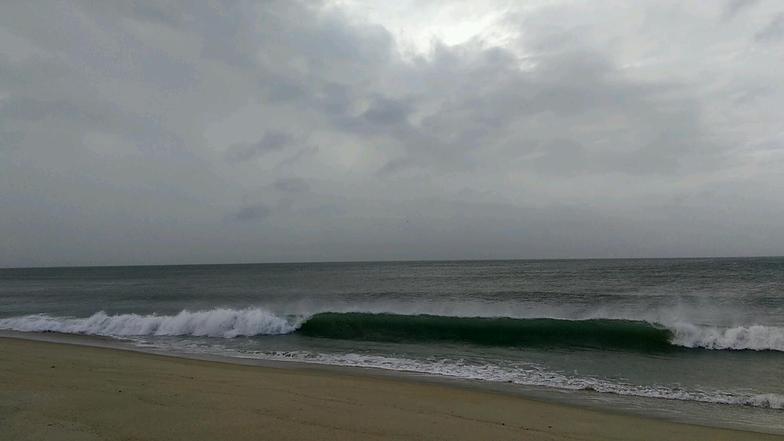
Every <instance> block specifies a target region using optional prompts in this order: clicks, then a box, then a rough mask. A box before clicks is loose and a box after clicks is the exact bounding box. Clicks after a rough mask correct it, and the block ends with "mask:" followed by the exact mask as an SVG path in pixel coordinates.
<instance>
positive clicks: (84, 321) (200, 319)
mask: <svg viewBox="0 0 784 441" xmlns="http://www.w3.org/2000/svg"><path fill="white" fill-rule="evenodd" d="M298 326H299V323H297V321H289V320H287V319H285V318H282V317H279V316H277V315H275V314H273V313H271V312H269V311H267V310H264V309H261V308H247V309H228V308H217V309H211V310H208V311H194V312H192V311H187V310H183V311H181V312H179V313H178V314H175V315H157V314H149V315H140V314H117V315H108V314H106V313H105V312H103V311H101V312H97V313H95V314H93V315H91V316H90V317H87V318H74V317H52V316H49V315H46V314H34V315H26V316H22V317H11V318H5V319H0V329H8V330H13V331H22V332H47V331H48V332H62V333H68V334H87V335H103V336H111V337H126V336H139V335H161V336H163V335H193V336H204V337H224V338H232V337H238V336H253V335H276V334H287V333H290V332H293V331H294V330H295V329H297V327H298Z"/></svg>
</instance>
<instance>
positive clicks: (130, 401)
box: [0, 338, 784, 440]
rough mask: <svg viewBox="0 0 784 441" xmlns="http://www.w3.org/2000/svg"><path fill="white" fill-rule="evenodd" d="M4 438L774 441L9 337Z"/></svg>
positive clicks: (0, 376)
mask: <svg viewBox="0 0 784 441" xmlns="http://www.w3.org/2000/svg"><path fill="white" fill-rule="evenodd" d="M0 439H3V440H217V439H224V440H261V439H269V440H308V439H313V440H316V439H318V440H348V439H351V440H353V439H356V440H373V439H378V440H381V439H396V440H412V439H417V440H488V439H493V440H507V439H508V440H513V439H514V440H774V439H778V440H780V439H784V437H779V436H775V435H764V434H757V433H751V432H739V431H731V430H722V429H714V428H707V427H699V426H691V425H685V424H676V423H669V422H664V421H658V420H649V419H644V418H638V417H633V416H622V415H615V414H609V413H602V412H598V411H595V410H587V409H580V408H576V407H569V406H562V405H555V404H550V403H542V402H538V401H533V400H527V399H524V398H520V397H517V396H511V395H505V394H499V393H493V392H489V391H488V392H485V391H478V390H472V389H468V388H461V387H455V386H450V385H442V384H429V383H422V382H416V381H411V380H407V379H400V378H395V377H386V376H374V375H371V374H367V373H361V374H357V375H352V374H350V373H343V372H332V371H329V370H326V369H325V370H320V369H303V368H297V367H291V368H289V367H284V368H275V367H258V366H245V365H238V364H230V363H223V362H213V361H201V360H191V359H182V358H174V357H166V356H160V355H153V354H145V353H136V352H130V351H124V350H117V349H106V348H95V347H85V346H76V345H70V344H59V343H49V342H41V341H29V340H21V339H14V338H0Z"/></svg>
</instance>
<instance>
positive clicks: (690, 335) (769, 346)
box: [668, 323, 784, 351]
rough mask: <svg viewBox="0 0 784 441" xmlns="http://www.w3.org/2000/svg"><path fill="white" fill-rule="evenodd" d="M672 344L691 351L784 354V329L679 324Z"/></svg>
mask: <svg viewBox="0 0 784 441" xmlns="http://www.w3.org/2000/svg"><path fill="white" fill-rule="evenodd" d="M668 328H669V329H670V330H671V331H672V332H673V338H672V344H674V345H678V346H684V347H687V348H703V349H716V350H723V349H733V350H754V351H784V328H779V327H775V326H762V325H753V326H736V327H732V328H719V327H712V326H696V325H693V324H691V323H676V324H673V325H670V326H668Z"/></svg>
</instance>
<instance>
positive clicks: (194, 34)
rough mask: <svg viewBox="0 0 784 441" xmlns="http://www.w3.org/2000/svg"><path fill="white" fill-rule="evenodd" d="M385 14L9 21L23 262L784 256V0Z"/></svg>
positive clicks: (7, 118)
mask: <svg viewBox="0 0 784 441" xmlns="http://www.w3.org/2000/svg"><path fill="white" fill-rule="evenodd" d="M386 7H387V6H385V3H383V2H379V3H378V4H377V5H375V6H374V8H376V9H378V12H379V13H372V11H371V10H370V9H368V8H367V6H366V5H364V6H363V4H360V3H355V2H333V1H330V0H324V1H321V2H307V1H296V0H292V1H272V2H261V3H256V2H209V3H208V2H190V3H188V4H187V5H186V4H177V3H168V2H148V1H140V2H121V1H106V2H100V3H82V2H78V1H77V2H74V3H69V4H52V5H48V6H47V7H46V8H41V7H40V5H35V4H32V3H29V2H27V3H26V2H15V3H10V4H8V5H5V6H4V7H3V13H2V14H0V206H2V207H3V208H2V216H0V233H2V234H0V265H9V266H11V265H28V264H29V265H34V264H35V265H37V264H71V263H74V264H89V263H165V262H187V261H193V260H194V259H196V258H195V257H194V256H199V257H198V259H199V260H201V261H215V262H227V261H242V260H246V261H258V260H303V259H304V260H309V259H328V260H336V259H337V260H342V259H355V258H357V259H358V258H366V259H381V258H470V257H487V258H493V257H498V258H503V257H569V256H571V257H584V256H625V255H633V256H644V255H648V256H650V255H695V254H781V252H782V250H783V249H784V248H782V247H784V242H782V239H781V237H782V236H781V235H780V234H779V232H780V225H778V224H777V223H776V222H775V220H776V219H781V218H782V216H784V213H782V211H781V204H780V203H779V202H778V201H779V199H780V194H779V192H778V191H777V190H778V189H779V188H781V187H782V185H784V182H783V181H782V178H781V173H780V170H779V169H780V166H781V164H782V161H784V158H782V156H781V152H782V151H784V150H782V149H781V148H780V147H781V146H782V145H784V139H782V137H781V129H780V121H781V118H782V116H784V115H782V109H784V106H782V105H781V103H782V102H784V89H782V86H781V81H780V79H779V78H778V76H779V75H777V74H778V72H779V71H781V69H782V66H780V64H781V63H782V60H781V59H780V58H781V57H777V56H775V53H774V52H775V51H776V48H777V43H778V42H779V41H780V39H781V37H782V36H783V35H784V31H782V29H784V25H782V23H784V22H783V21H782V20H784V19H782V16H781V11H780V8H778V6H777V5H776V4H775V2H769V3H766V2H757V1H752V0H730V1H728V2H721V3H719V2H717V3H715V4H714V3H710V4H705V5H700V6H699V7H698V6H695V5H688V4H683V3H681V2H676V1H673V2H665V3H661V2H659V1H656V2H646V1H643V2H635V3H633V4H629V5H627V6H626V7H624V8H618V7H616V6H614V5H613V4H612V3H610V2H591V3H590V5H589V4H581V3H579V2H578V3H574V2H563V3H561V2H558V1H556V2H550V3H548V4H547V5H528V6H527V7H525V8H517V7H516V6H515V5H512V6H509V5H508V4H507V5H505V6H504V7H503V8H502V7H501V5H496V4H494V3H492V2H488V3H487V4H479V3H477V4H476V6H475V8H471V9H470V10H468V9H466V10H465V11H463V12H464V13H465V14H464V15H465V16H466V17H467V20H468V22H467V23H459V22H453V21H454V20H458V21H459V19H458V18H454V20H453V19H452V18H450V21H449V22H445V21H444V19H443V17H440V16H435V15H434V16H432V17H431V16H427V15H426V14H428V13H429V12H428V11H430V10H431V9H432V10H433V11H438V10H439V7H438V3H437V2H436V3H432V4H431V7H429V8H420V9H418V10H413V9H412V10H411V11H408V12H407V13H406V14H407V16H406V17H405V18H406V19H405V20H402V21H398V22H395V21H394V20H395V14H394V13H393V12H394V11H392V10H390V11H388V12H389V13H388V14H387V13H386V12H385V11H386V9H385V8H386ZM401 8H403V9H405V6H401ZM483 11H484V12H487V13H488V15H486V16H482V15H481V14H483V13H484V12H483ZM499 11H506V12H505V13H503V14H502V13H500V12H499ZM491 13H492V14H491ZM474 15H477V16H476V17H474ZM487 17H495V18H493V20H490V21H488V20H487ZM716 17H723V18H724V20H719V21H717V20H716ZM471 20H473V21H471ZM477 23H483V24H482V26H475V25H476V24H477ZM486 23H492V24H491V25H486ZM706 23H710V25H707V24H706ZM466 24H467V26H466ZM755 27H756V28H755ZM420 28H421V29H420ZM477 28H482V30H480V31H477V32H479V33H477V34H475V35H465V36H462V35H461V34H462V33H470V32H474V31H473V29H477ZM401 29H403V30H404V31H401ZM755 31H756V34H755ZM423 36H424V37H423ZM434 36H435V37H434ZM423 40H427V41H423ZM754 40H756V41H758V42H760V43H765V44H758V45H755V46H754V48H753V50H752V49H751V48H749V46H748V44H749V41H754ZM257 201H264V203H256V202H257ZM227 220H230V221H228V222H227ZM107 250H113V251H112V252H111V253H109V252H108V251H107Z"/></svg>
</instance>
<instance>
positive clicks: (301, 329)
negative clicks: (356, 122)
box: [0, 258, 784, 433]
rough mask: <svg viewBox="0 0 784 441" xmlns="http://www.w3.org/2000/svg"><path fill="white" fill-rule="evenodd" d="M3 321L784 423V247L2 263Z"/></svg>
mask: <svg viewBox="0 0 784 441" xmlns="http://www.w3.org/2000/svg"><path fill="white" fill-rule="evenodd" d="M0 329H2V330H6V331H21V332H31V333H41V332H55V333H67V334H81V335H87V336H89V335H94V336H104V337H110V338H112V339H115V340H116V343H117V344H118V345H133V346H136V347H138V348H141V349H144V350H152V351H165V352H167V353H173V354H177V353H179V354H183V355H197V356H204V355H208V356H213V355H217V356H224V357H239V358H244V359H258V360H271V361H296V362H303V363H318V364H327V365H337V366H348V367H363V368H377V369H384V370H388V371H397V372H400V374H401V375H411V374H412V373H413V374H415V375H418V376H426V377H428V378H432V379H436V380H437V379H443V380H444V381H459V382H467V383H471V384H472V385H475V386H479V387H488V388H492V389H495V390H502V391H506V392H510V393H520V394H524V395H527V396H531V397H535V398H537V399H542V400H553V401H559V402H567V403H572V404H578V405H585V406H590V407H599V408H608V409H614V410H620V411H623V412H630V413H636V414H643V415H647V416H653V417H661V418H667V419H671V420H676V421H684V422H692V423H699V424H708V425H715V426H724V427H735V428H743V429H751V430H758V431H765V432H772V433H784V258H737V259H736V258H720V259H715V258H710V259H708V258H706V259H597V260H518V261H454V262H363V263H286V264H247V265H245V264H242V265H187V266H132V267H83V268H31V269H0ZM404 373H405V374H404Z"/></svg>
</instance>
